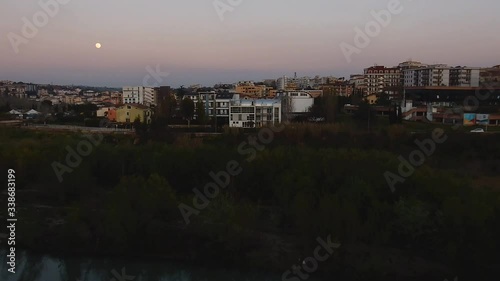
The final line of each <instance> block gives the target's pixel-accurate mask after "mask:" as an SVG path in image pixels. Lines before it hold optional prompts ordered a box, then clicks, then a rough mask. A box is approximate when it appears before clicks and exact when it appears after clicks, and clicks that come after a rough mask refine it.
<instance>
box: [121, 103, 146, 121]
mask: <svg viewBox="0 0 500 281" xmlns="http://www.w3.org/2000/svg"><path fill="white" fill-rule="evenodd" d="M152 117H153V111H152V110H151V109H150V108H148V107H147V106H144V105H141V104H126V105H123V106H121V107H119V108H118V109H117V110H116V122H118V123H133V122H135V120H136V119H139V121H140V122H141V123H146V124H151V120H152Z"/></svg>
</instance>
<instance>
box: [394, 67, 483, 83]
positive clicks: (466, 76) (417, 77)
mask: <svg viewBox="0 0 500 281" xmlns="http://www.w3.org/2000/svg"><path fill="white" fill-rule="evenodd" d="M403 73H404V86H405V87H406V88H408V87H479V68H473V67H460V66H459V67H449V66H448V65H445V64H438V65H430V66H424V67H420V68H410V69H405V70H403Z"/></svg>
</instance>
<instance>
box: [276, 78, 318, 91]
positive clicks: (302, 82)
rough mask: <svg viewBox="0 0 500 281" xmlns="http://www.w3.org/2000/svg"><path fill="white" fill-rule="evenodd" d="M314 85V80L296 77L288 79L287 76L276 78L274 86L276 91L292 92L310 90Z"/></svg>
mask: <svg viewBox="0 0 500 281" xmlns="http://www.w3.org/2000/svg"><path fill="white" fill-rule="evenodd" d="M313 84H314V79H311V78H310V77H297V76H295V77H294V78H290V77H287V76H283V77H280V78H278V80H277V81H276V86H277V88H278V90H281V91H294V90H303V89H308V88H311V87H312V86H313Z"/></svg>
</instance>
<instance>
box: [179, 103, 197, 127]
mask: <svg viewBox="0 0 500 281" xmlns="http://www.w3.org/2000/svg"><path fill="white" fill-rule="evenodd" d="M181 114H182V117H183V118H184V119H186V120H187V121H188V126H189V125H190V124H191V119H193V115H194V102H193V100H191V99H189V98H184V99H183V100H182V101H181Z"/></svg>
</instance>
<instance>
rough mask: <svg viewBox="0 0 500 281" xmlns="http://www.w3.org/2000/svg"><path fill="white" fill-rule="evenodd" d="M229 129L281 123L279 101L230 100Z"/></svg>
mask: <svg viewBox="0 0 500 281" xmlns="http://www.w3.org/2000/svg"><path fill="white" fill-rule="evenodd" d="M229 110H230V116H229V127H236V128H259V127H263V126H268V125H275V124H278V123H281V100H279V99H253V100H231V102H230V107H229Z"/></svg>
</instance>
